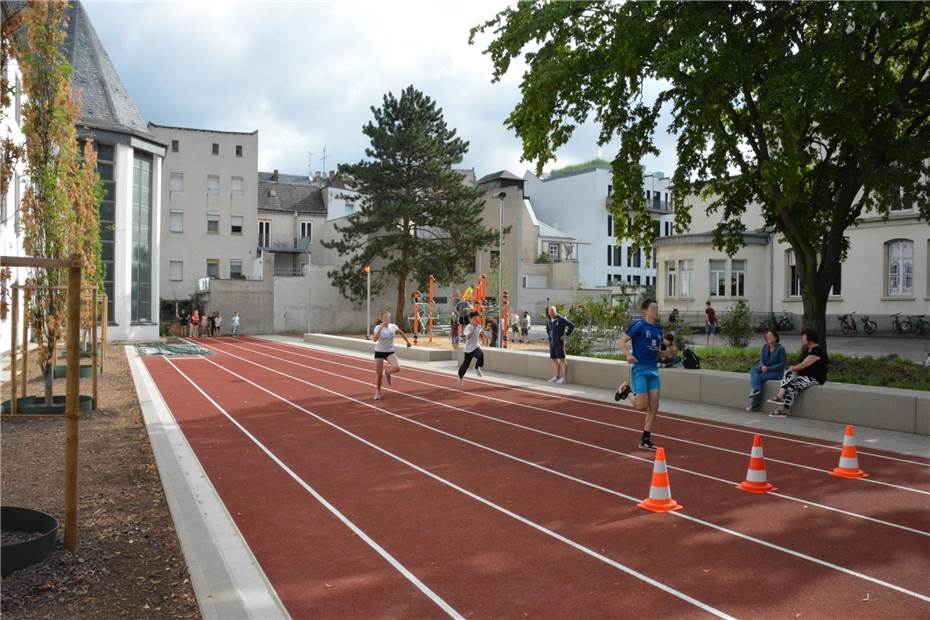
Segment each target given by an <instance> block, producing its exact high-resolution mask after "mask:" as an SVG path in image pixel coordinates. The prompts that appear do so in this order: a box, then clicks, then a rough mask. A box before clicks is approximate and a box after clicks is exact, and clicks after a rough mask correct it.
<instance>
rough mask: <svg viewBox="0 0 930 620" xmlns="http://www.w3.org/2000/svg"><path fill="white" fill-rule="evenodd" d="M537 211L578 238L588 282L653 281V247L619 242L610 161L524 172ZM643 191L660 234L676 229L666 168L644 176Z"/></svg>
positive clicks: (581, 272) (580, 260)
mask: <svg viewBox="0 0 930 620" xmlns="http://www.w3.org/2000/svg"><path fill="white" fill-rule="evenodd" d="M523 179H524V181H525V183H526V195H527V197H528V198H529V199H530V200H531V201H532V203H533V206H534V207H535V209H536V213H537V214H538V215H539V216H540V217H541V218H542V219H544V220H545V221H546V222H548V223H550V224H551V225H552V226H554V227H555V228H557V229H559V230H562V231H564V232H565V233H567V234H569V235H571V236H572V237H574V238H575V239H577V240H578V241H579V242H581V243H580V244H579V246H578V250H579V253H578V257H577V258H578V263H579V275H580V278H581V283H582V285H583V286H585V287H592V288H593V287H602V286H620V285H636V286H654V285H655V280H656V265H655V250H654V248H640V247H637V246H636V245H635V244H633V243H632V242H630V241H628V240H625V241H619V240H618V239H617V237H618V231H617V230H616V227H615V226H614V221H613V216H612V215H611V201H612V199H613V182H612V172H611V170H610V166H609V165H608V164H607V163H593V164H592V165H591V166H589V167H585V168H582V169H579V170H573V171H571V172H568V173H565V174H560V173H558V172H557V171H556V172H555V173H552V174H550V175H549V176H548V177H544V178H539V177H537V176H536V175H535V174H533V173H532V172H530V171H527V172H526V173H525V174H524V175H523ZM643 196H644V197H645V199H646V205H647V208H648V209H649V212H650V214H651V215H652V217H653V218H654V219H655V221H656V229H657V233H658V235H659V236H660V237H664V236H667V235H670V234H671V233H672V222H673V216H672V203H671V200H672V190H671V179H670V178H669V177H667V176H665V175H664V174H663V173H661V172H653V173H651V174H646V175H644V176H643Z"/></svg>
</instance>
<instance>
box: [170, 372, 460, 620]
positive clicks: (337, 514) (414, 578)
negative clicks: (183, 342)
mask: <svg viewBox="0 0 930 620" xmlns="http://www.w3.org/2000/svg"><path fill="white" fill-rule="evenodd" d="M185 359H197V358H185ZM199 359H205V358H203V357H200V358H199ZM165 361H167V362H168V363H169V364H170V365H171V367H172V368H174V369H175V370H176V371H177V373H178V374H179V375H180V376H182V377H184V379H185V380H186V381H187V382H188V383H190V384H191V385H192V386H194V388H196V389H197V391H198V392H200V393H201V394H203V396H204V398H206V399H207V400H208V401H210V404H212V405H213V406H214V407H216V409H217V410H218V411H219V412H220V413H222V414H223V415H224V416H225V417H226V419H228V420H229V421H230V422H232V423H233V425H235V427H236V428H238V429H239V430H240V431H241V432H242V434H244V435H245V436H246V437H248V438H249V439H250V440H251V441H252V443H254V444H255V445H256V446H258V447H259V449H261V451H262V452H264V453H265V454H266V455H267V456H268V458H270V459H271V460H272V461H274V462H275V464H276V465H277V466H278V467H280V468H281V469H283V470H284V471H285V472H286V473H287V475H288V476H290V477H291V478H292V479H293V480H294V482H296V483H297V484H299V485H300V486H301V487H302V488H303V489H304V490H305V491H306V492H307V493H309V494H310V495H312V496H313V498H314V499H315V500H316V501H318V502H320V504H322V505H323V507H324V508H326V510H328V511H329V512H331V513H332V514H333V516H335V517H336V518H337V519H339V520H340V521H342V523H343V524H344V525H345V526H346V527H348V528H349V529H350V530H352V532H353V533H354V534H355V535H356V536H358V537H359V538H361V539H362V540H363V541H365V543H366V544H367V545H368V546H369V547H371V548H372V549H374V550H375V551H376V552H377V553H378V555H380V556H381V557H382V558H384V559H385V560H387V562H388V563H389V564H390V565H391V566H393V567H394V568H395V569H396V570H397V571H398V572H399V573H400V574H401V575H403V576H404V577H406V578H407V580H408V581H409V582H410V583H412V584H413V585H414V586H416V587H417V589H418V590H420V592H422V593H423V594H425V595H426V596H427V597H429V599H430V600H431V601H433V603H435V604H436V606H437V607H439V608H440V609H442V610H443V611H444V612H446V615H448V616H449V617H450V618H455V619H456V620H465V617H464V616H462V615H461V614H460V613H459V612H457V611H455V609H453V608H452V606H450V605H449V604H448V603H447V602H445V601H444V600H443V599H442V598H440V597H439V595H437V594H436V593H435V592H433V591H432V590H431V589H430V588H429V586H427V585H426V584H425V583H423V582H422V581H420V579H419V578H418V577H417V576H416V575H414V574H413V573H412V572H410V571H409V570H408V569H407V568H406V567H405V566H404V565H403V564H401V563H400V562H399V561H398V560H397V559H396V558H395V557H394V556H392V555H391V554H390V553H388V552H387V550H386V549H384V548H383V547H382V546H381V545H379V544H378V543H377V542H375V541H374V540H373V539H372V538H371V537H370V536H369V535H368V534H366V533H365V532H364V531H363V530H362V529H361V528H360V527H358V526H357V525H355V523H353V522H352V521H351V520H350V519H349V518H348V517H346V516H345V515H344V514H342V513H341V512H340V511H339V509H338V508H336V507H335V506H333V505H332V504H330V503H329V502H328V501H327V500H326V498H325V497H323V496H322V495H320V494H319V493H318V492H317V490H316V489H314V488H313V487H312V486H310V485H309V484H307V482H305V481H304V480H303V478H301V477H300V476H298V475H297V474H296V473H294V471H293V470H292V469H291V468H290V467H288V466H287V465H286V464H284V462H283V461H281V459H279V458H278V457H277V456H275V454H274V453H273V452H272V451H271V450H269V449H268V448H267V447H266V446H265V444H263V443H262V442H261V441H259V440H258V439H257V438H256V437H255V435H253V434H252V433H250V432H249V431H248V430H246V429H245V428H244V427H243V426H242V425H241V424H239V422H238V421H236V419H235V418H233V417H232V416H231V415H229V412H227V411H226V410H225V409H223V408H222V407H221V406H220V404H219V403H217V402H216V401H215V400H213V398H211V397H210V395H209V394H207V393H206V392H204V391H203V390H202V389H201V388H200V386H199V385H197V384H196V383H194V382H193V381H191V380H190V379H189V378H188V376H187V375H186V374H184V373H183V372H181V369H180V368H178V367H177V366H175V365H174V362H172V361H171V359H170V357H169V356H165ZM207 361H210V360H207ZM211 363H212V362H211ZM249 383H251V381H250V382H249Z"/></svg>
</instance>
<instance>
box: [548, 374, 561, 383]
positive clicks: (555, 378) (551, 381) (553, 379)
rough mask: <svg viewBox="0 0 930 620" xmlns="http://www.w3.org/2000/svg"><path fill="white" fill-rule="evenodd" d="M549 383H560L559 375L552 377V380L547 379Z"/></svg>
mask: <svg viewBox="0 0 930 620" xmlns="http://www.w3.org/2000/svg"><path fill="white" fill-rule="evenodd" d="M547 381H548V382H549V383H558V382H559V377H558V375H556V376H555V377H552V378H551V379H547Z"/></svg>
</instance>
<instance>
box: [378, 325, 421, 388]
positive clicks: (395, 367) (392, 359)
mask: <svg viewBox="0 0 930 620" xmlns="http://www.w3.org/2000/svg"><path fill="white" fill-rule="evenodd" d="M396 334H400V335H401V337H402V338H403V339H404V340H405V341H406V342H407V347H408V348H410V347H412V346H413V344H412V343H411V342H410V339H409V338H407V334H405V333H404V332H403V331H401V329H400V328H399V327H398V326H397V325H395V324H394V323H391V313H390V312H385V313H384V314H382V315H381V323H379V324H378V325H375V329H374V331H373V332H372V334H371V339H372V340H374V341H375V386H376V387H375V400H381V377H382V374H383V376H384V380H385V381H387V384H388V385H391V375H396V374H397V373H399V372H400V362H398V361H397V354H396V353H395V351H394V336H395V335H396ZM385 361H387V364H388V366H389V367H388V368H385V367H384V363H385Z"/></svg>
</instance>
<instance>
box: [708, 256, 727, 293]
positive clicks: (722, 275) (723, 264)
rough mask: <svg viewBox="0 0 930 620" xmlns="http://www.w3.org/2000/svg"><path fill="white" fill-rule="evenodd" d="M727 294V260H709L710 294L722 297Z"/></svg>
mask: <svg viewBox="0 0 930 620" xmlns="http://www.w3.org/2000/svg"><path fill="white" fill-rule="evenodd" d="M726 294H727V261H725V260H712V261H710V296H711V297H724V296H726Z"/></svg>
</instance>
